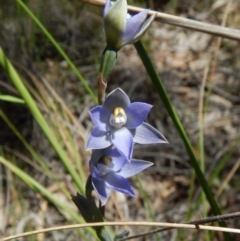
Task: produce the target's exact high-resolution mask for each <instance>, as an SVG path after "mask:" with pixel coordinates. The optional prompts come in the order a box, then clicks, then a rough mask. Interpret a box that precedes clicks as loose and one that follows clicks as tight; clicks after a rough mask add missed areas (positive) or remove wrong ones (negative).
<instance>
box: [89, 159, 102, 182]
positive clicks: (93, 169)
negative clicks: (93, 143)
mask: <svg viewBox="0 0 240 241" xmlns="http://www.w3.org/2000/svg"><path fill="white" fill-rule="evenodd" d="M89 169H90V174H91V176H92V177H93V178H95V179H97V180H101V178H100V175H99V171H98V169H97V168H96V167H95V166H94V164H93V162H92V160H90V162H89Z"/></svg>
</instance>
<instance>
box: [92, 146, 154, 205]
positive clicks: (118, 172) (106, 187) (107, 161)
mask: <svg viewBox="0 0 240 241" xmlns="http://www.w3.org/2000/svg"><path fill="white" fill-rule="evenodd" d="M151 165H153V163H151V162H147V161H143V160H137V159H132V160H131V162H130V163H129V162H128V160H127V159H126V158H124V157H123V156H122V155H121V154H120V153H119V152H118V151H117V149H116V148H112V147H109V148H105V149H101V150H94V151H93V153H92V157H91V160H90V162H89V166H90V175H91V181H92V185H93V188H94V189H95V191H96V192H97V194H98V196H99V198H100V200H101V204H102V205H105V204H106V202H107V200H108V198H109V196H110V192H111V190H113V191H117V192H121V193H124V194H127V195H130V196H135V192H134V190H133V188H132V186H131V185H130V183H129V182H128V181H127V180H126V178H129V177H131V176H134V175H135V174H137V173H139V172H141V171H143V170H144V169H146V168H148V167H150V166H151Z"/></svg>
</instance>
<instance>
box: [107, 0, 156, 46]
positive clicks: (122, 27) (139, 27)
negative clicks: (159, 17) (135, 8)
mask: <svg viewBox="0 0 240 241" xmlns="http://www.w3.org/2000/svg"><path fill="white" fill-rule="evenodd" d="M147 14H148V9H146V10H143V11H142V12H140V13H138V14H136V15H134V16H131V15H130V14H128V13H127V1H126V0H118V1H117V2H116V3H115V4H114V5H112V4H111V1H110V0H107V1H106V5H105V7H104V11H103V25H104V32H105V35H106V40H107V46H108V47H109V48H112V49H116V50H119V49H120V48H121V47H123V46H124V45H127V44H132V43H135V42H136V41H138V40H139V39H140V38H141V36H142V35H143V34H144V33H145V32H146V30H147V29H148V28H149V26H150V25H151V23H152V22H153V20H154V18H155V16H156V15H152V16H151V17H149V18H148V19H147ZM146 19H147V20H146Z"/></svg>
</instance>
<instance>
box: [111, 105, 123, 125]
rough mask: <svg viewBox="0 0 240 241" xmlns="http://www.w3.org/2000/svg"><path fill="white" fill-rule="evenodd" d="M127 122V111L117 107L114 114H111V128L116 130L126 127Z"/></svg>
mask: <svg viewBox="0 0 240 241" xmlns="http://www.w3.org/2000/svg"><path fill="white" fill-rule="evenodd" d="M126 122H127V115H126V114H125V111H124V109H123V108H121V107H116V108H115V109H114V110H113V114H111V116H110V119H109V123H110V125H111V126H113V127H115V128H120V127H122V126H123V125H125V124H126Z"/></svg>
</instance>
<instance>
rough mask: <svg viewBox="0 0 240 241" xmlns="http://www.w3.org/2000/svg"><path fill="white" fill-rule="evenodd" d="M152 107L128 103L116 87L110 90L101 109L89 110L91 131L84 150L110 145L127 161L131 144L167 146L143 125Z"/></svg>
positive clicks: (158, 136) (97, 107) (156, 131)
mask: <svg viewBox="0 0 240 241" xmlns="http://www.w3.org/2000/svg"><path fill="white" fill-rule="evenodd" d="M151 108H152V105H149V104H146V103H144V102H133V103H131V102H130V99H129V97H128V96H127V94H126V93H125V92H124V91H123V90H122V89H120V88H117V89H115V90H113V91H112V92H111V93H110V94H109V95H108V96H107V98H106V99H105V101H104V103H103V105H102V106H100V105H99V106H96V107H94V108H93V109H91V110H90V111H89V114H90V117H91V119H92V121H93V123H94V124H95V126H96V127H95V128H94V129H93V130H92V132H91V133H90V135H89V138H88V142H87V149H103V148H106V147H109V146H111V145H114V146H115V147H116V149H117V150H118V151H119V153H120V154H121V155H122V156H123V157H124V158H126V159H127V160H128V161H130V159H131V156H132V151H133V143H139V144H153V143H167V140H166V139H165V137H164V136H163V135H162V134H161V133H160V132H159V131H158V130H156V129H155V128H154V127H152V126H151V125H149V124H147V123H145V122H144V120H145V118H146V117H147V115H148V113H149V112H150V110H151Z"/></svg>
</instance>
